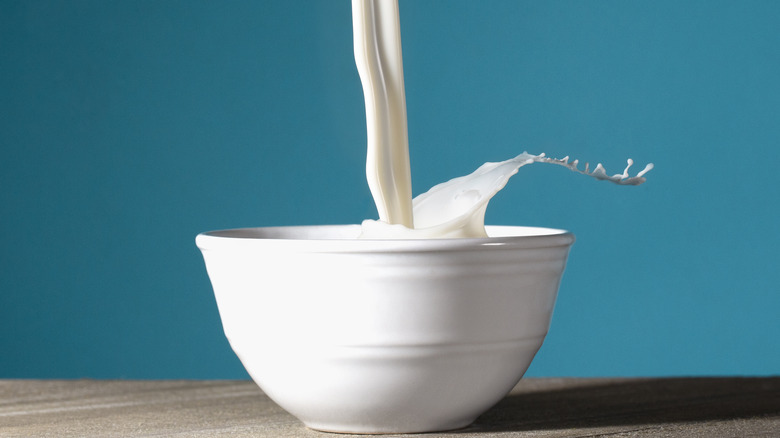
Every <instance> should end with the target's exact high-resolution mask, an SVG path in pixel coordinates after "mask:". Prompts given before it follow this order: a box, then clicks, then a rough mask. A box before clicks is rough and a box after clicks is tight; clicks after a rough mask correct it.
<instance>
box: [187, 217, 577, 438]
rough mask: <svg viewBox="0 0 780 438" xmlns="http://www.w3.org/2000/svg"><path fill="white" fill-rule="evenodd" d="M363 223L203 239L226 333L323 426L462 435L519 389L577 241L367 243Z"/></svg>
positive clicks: (555, 237)
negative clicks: (360, 236) (362, 236)
mask: <svg viewBox="0 0 780 438" xmlns="http://www.w3.org/2000/svg"><path fill="white" fill-rule="evenodd" d="M359 232H360V227H359V226H357V225H335V226H307V227H277V228H247V229H236V230H226V231H214V232H209V233H204V234H201V235H199V236H198V237H197V244H198V247H199V248H200V249H201V250H202V251H203V257H204V259H205V261H206V268H207V270H208V273H209V277H210V278H211V282H212V285H213V287H214V293H215V296H216V299H217V305H218V307H219V312H220V316H221V318H222V324H223V327H224V330H225V335H226V336H227V338H228V340H229V341H230V345H231V346H232V348H233V350H234V351H235V352H236V354H237V355H238V357H239V358H240V359H241V362H242V363H243V364H244V366H245V367H246V369H247V371H248V372H249V374H250V375H251V376H252V378H253V379H254V381H255V382H256V383H257V384H258V385H259V386H260V388H261V389H262V390H263V391H264V392H265V393H266V394H267V395H268V396H269V397H270V398H271V399H273V400H274V401H275V402H276V403H278V404H279V405H280V406H281V407H282V408H284V409H286V410H287V411H289V412H290V413H291V414H293V415H294V416H296V417H297V418H299V419H300V420H301V421H303V423H305V424H306V426H308V427H310V428H312V429H318V430H324V431H334V432H352V433H410V432H430V431H441V430H449V429H457V428H461V427H465V426H467V425H469V424H470V423H472V422H473V421H474V420H475V419H476V418H477V416H479V415H480V414H482V413H483V412H485V411H486V410H488V409H489V408H490V407H491V406H493V405H494V404H495V403H497V402H498V401H499V400H500V399H501V398H503V397H504V396H505V395H506V394H507V393H508V392H509V391H510V390H511V389H512V388H513V387H514V385H515V384H516V383H517V382H518V381H519V380H520V378H521V377H522V376H523V373H525V371H526V369H527V368H528V365H529V364H530V363H531V359H533V357H534V354H536V352H537V350H538V349H539V347H540V346H541V345H542V341H543V340H544V337H545V335H546V334H547V330H548V328H549V325H550V318H551V316H552V311H553V306H554V305H555V299H556V296H557V293H558V285H559V284H560V280H561V276H562V274H563V270H564V266H565V264H566V258H567V256H568V253H569V248H570V246H571V244H572V243H573V242H574V236H573V235H572V234H571V233H568V232H565V231H561V230H553V229H546V228H528V227H488V234H489V235H490V236H491V237H490V238H486V239H435V240H360V239H356V236H357V235H358V234H359Z"/></svg>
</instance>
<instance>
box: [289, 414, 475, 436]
mask: <svg viewBox="0 0 780 438" xmlns="http://www.w3.org/2000/svg"><path fill="white" fill-rule="evenodd" d="M476 420H477V419H476V418H470V419H468V420H466V421H452V422H447V423H442V424H437V425H433V424H431V425H427V426H428V427H425V426H422V425H418V426H417V427H415V426H409V425H397V426H388V425H373V426H372V425H370V424H360V425H349V424H309V423H304V425H305V426H306V427H307V428H309V429H312V430H315V431H317V432H326V433H335V434H344V435H390V434H407V433H433V432H450V431H453V430H460V429H465V428H467V427H469V426H471V425H472V424H473V423H474V421H476Z"/></svg>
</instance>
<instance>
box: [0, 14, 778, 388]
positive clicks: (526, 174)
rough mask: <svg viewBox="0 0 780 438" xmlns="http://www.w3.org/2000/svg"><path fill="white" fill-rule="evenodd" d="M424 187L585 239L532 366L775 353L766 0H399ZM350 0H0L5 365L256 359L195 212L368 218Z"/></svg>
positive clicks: (143, 368) (121, 370) (619, 365)
mask: <svg viewBox="0 0 780 438" xmlns="http://www.w3.org/2000/svg"><path fill="white" fill-rule="evenodd" d="M400 8H401V20H402V32H403V50H404V56H405V72H406V91H407V103H408V113H409V134H410V144H411V158H412V168H413V183H414V187H415V193H420V192H422V191H424V190H427V188H428V187H430V186H431V185H433V184H435V183H437V182H441V181H444V180H446V179H449V178H451V177H454V176H459V175H462V174H465V173H468V172H470V171H471V170H473V169H474V168H475V167H476V166H477V165H479V164H481V163H482V162H484V161H498V160H503V159H506V158H509V157H512V156H514V155H516V154H517V153H519V152H522V151H524V150H528V151H529V152H534V153H539V152H546V153H547V154H548V155H550V156H556V157H560V156H564V155H571V156H572V157H576V158H579V159H581V160H583V161H590V162H592V163H594V162H597V161H601V162H603V163H604V165H605V166H606V168H607V170H608V171H610V172H613V173H618V172H620V171H621V170H622V168H623V166H624V163H625V161H624V160H625V159H626V158H628V157H631V158H634V159H635V160H636V161H637V164H638V166H637V169H636V170H639V169H641V168H642V167H643V166H644V164H645V163H647V162H649V161H652V162H654V163H655V164H656V169H655V170H653V171H652V172H650V173H649V174H648V177H649V181H648V182H647V183H646V184H645V185H643V186H640V187H617V186H612V185H609V184H607V183H604V182H596V181H592V180H590V179H588V178H585V177H582V176H579V175H576V174H573V173H570V172H568V171H566V170H565V169H562V168H559V167H555V166H544V165H533V166H530V167H527V168H524V169H521V171H520V173H519V174H518V175H517V176H516V177H515V178H514V179H513V180H512V181H511V182H510V184H509V186H508V187H507V188H506V189H505V191H504V192H502V193H501V194H500V195H499V196H498V197H497V198H496V199H495V200H494V201H493V202H492V203H491V207H490V208H489V209H488V222H490V223H495V224H518V225H538V226H550V227H560V228H565V229H569V230H572V231H574V232H575V234H576V235H577V237H578V241H577V243H576V244H575V247H574V249H573V251H572V254H571V258H570V263H569V267H568V269H567V272H566V275H565V277H564V281H563V284H562V287H561V291H560V295H559V300H558V306H557V308H556V313H555V316H554V319H553V324H552V328H551V331H550V334H549V336H548V338H547V341H546V343H545V345H544V346H543V347H542V350H541V351H540V353H539V355H538V356H537V358H536V360H535V362H534V364H533V365H532V367H531V369H530V370H529V375H534V376H635V375H641V376H661V375H709V374H728V375H742V374H750V375H757V374H777V373H778V372H780V348H778V347H780V342H779V341H778V339H779V338H780V323H779V322H778V314H780V298H779V296H780V294H778V292H779V291H778V288H779V286H778V285H780V256H778V250H779V249H780V232H779V231H778V219H777V217H778V215H779V214H780V183H778V178H777V172H778V163H780V26H778V23H780V2H775V1H744V2H734V1H716V0H707V1H698V0H693V1H682V2H681V1H591V2H579V1H549V2H536V1H515V0H508V1H498V0H496V1H491V2H478V1H456V0H447V1H444V0H438V1H403V0H402V1H401V5H400ZM350 14H351V9H350V2H349V1H347V0H318V1H307V2H286V1H281V0H278V1H270V0H268V1H262V2H256V1H226V2H211V1H189V0H188V1H173V0H166V1H149V0H133V1H111V2H106V1H98V0H94V1H93V0H90V1H86V0H74V1H35V0H33V1H27V0H26V1H9V0H0V377H2V378H9V377H39V378H76V377H94V378H236V377H246V374H245V373H244V371H243V369H242V367H241V365H240V363H239V362H238V360H237V359H236V358H235V357H234V356H233V354H232V352H231V351H230V348H229V346H228V344H227V342H226V341H225V339H224V337H223V334H222V330H221V325H220V322H219V318H218V314H217V309H216V304H215V302H214V299H213V296H212V293H211V286H210V284H209V281H208V278H207V276H206V272H205V269H204V267H203V263H202V259H201V257H200V254H199V252H198V250H197V249H196V247H195V244H194V237H195V235H196V234H197V233H199V232H202V231H206V230H211V229H220V228H234V227H247V226H270V225H294V224H332V223H356V222H359V221H361V220H362V219H364V218H373V217H375V216H376V212H375V209H374V207H373V204H372V200H371V198H370V195H369V192H368V188H367V186H366V183H365V177H364V174H363V172H364V171H363V168H364V160H365V141H366V140H365V114H364V108H363V98H362V90H361V88H360V83H359V79H358V75H357V72H356V69H355V67H354V61H353V58H352V39H351V38H352V34H351V15H350Z"/></svg>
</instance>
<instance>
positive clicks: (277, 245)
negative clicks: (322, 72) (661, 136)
mask: <svg viewBox="0 0 780 438" xmlns="http://www.w3.org/2000/svg"><path fill="white" fill-rule="evenodd" d="M360 229H361V228H360V225H356V224H349V225H291V226H277V227H251V228H231V229H223V230H214V231H207V232H204V233H200V234H198V235H197V237H196V238H195V242H196V245H197V246H198V248H200V249H201V250H203V251H206V250H221V249H233V250H249V249H274V250H277V251H295V252H309V253H311V252H331V253H374V252H441V251H447V252H449V251H467V250H485V249H487V248H495V249H520V248H525V249H532V248H553V247H569V246H571V245H572V244H573V243H574V240H575V237H574V234H573V233H571V232H569V231H566V230H561V229H556V228H545V227H530V226H515V225H488V226H486V227H485V229H486V230H487V232H488V236H489V237H480V238H441V239H358V238H357V236H358V235H359V234H360Z"/></svg>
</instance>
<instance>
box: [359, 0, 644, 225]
mask: <svg viewBox="0 0 780 438" xmlns="http://www.w3.org/2000/svg"><path fill="white" fill-rule="evenodd" d="M352 25H353V31H354V45H355V63H356V64H357V69H358V73H359V74H360V81H361V83H362V84H363V94H364V97H365V102H366V128H367V132H368V153H367V159H366V177H367V179H368V185H369V188H370V189H371V195H372V196H373V198H374V202H375V203H376V207H377V210H378V211H379V220H366V221H364V222H363V225H362V234H361V238H370V239H430V238H458V237H460V238H469V237H487V234H486V232H485V210H486V209H487V205H488V202H489V201H490V199H491V198H492V197H493V196H494V195H495V194H496V193H498V191H499V190H501V189H502V188H504V186H505V185H506V183H507V181H509V178H511V177H512V175H514V174H516V173H517V171H518V169H520V167H522V166H525V165H526V164H531V163H550V164H558V165H562V166H565V167H567V168H569V169H571V170H573V171H575V172H579V173H582V174H584V175H589V176H592V177H594V178H596V179H599V180H606V181H611V182H613V183H616V184H622V185H639V184H641V183H643V182H644V181H645V178H644V174H646V173H647V172H649V171H650V170H651V169H652V168H653V164H652V163H651V164H648V165H647V166H646V167H645V168H644V169H643V170H642V171H640V172H639V173H637V175H636V176H633V177H632V176H629V173H628V171H629V168H630V167H631V165H632V164H633V161H632V160H631V159H629V160H628V165H627V166H626V168H625V170H624V171H623V173H620V174H615V175H611V176H610V175H608V174H607V172H606V170H605V169H604V167H603V166H602V165H601V164H598V165H597V166H596V167H595V168H594V169H593V170H590V167H589V165H588V164H586V165H585V170H579V169H578V168H577V166H578V164H579V163H578V160H573V161H569V157H565V158H562V159H552V158H548V157H546V156H545V155H544V154H540V155H531V154H528V153H525V152H524V153H522V154H520V155H518V156H517V157H515V158H512V159H509V160H506V161H502V162H499V163H485V164H483V165H482V166H480V167H479V168H478V169H477V170H475V171H474V172H473V173H471V174H469V175H466V176H461V177H459V178H454V179H452V180H450V181H447V182H445V183H442V184H438V185H436V186H434V187H433V188H431V189H430V190H428V191H427V192H426V193H423V194H421V195H419V196H417V197H415V198H414V199H412V182H411V172H410V165H409V143H408V133H407V124H406V97H405V94H404V77H403V59H402V56H401V29H400V19H399V15H398V1H397V0H352Z"/></svg>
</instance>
